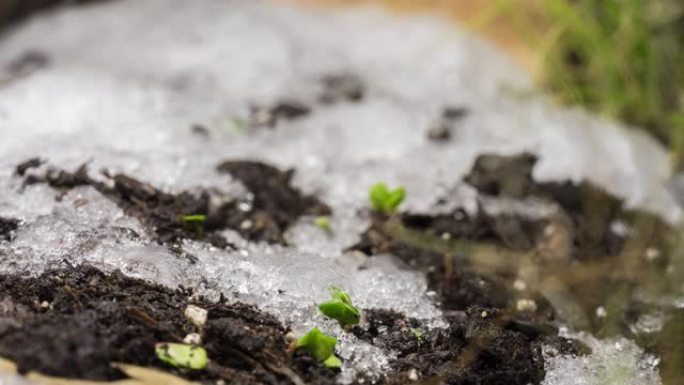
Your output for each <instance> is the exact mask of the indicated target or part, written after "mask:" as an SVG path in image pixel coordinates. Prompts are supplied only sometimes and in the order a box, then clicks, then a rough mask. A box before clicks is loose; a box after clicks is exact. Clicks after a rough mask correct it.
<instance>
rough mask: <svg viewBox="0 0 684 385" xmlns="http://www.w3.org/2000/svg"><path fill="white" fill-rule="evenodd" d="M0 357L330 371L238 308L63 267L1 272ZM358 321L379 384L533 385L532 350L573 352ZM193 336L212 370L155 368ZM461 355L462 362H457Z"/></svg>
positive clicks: (211, 376) (487, 312) (478, 314)
mask: <svg viewBox="0 0 684 385" xmlns="http://www.w3.org/2000/svg"><path fill="white" fill-rule="evenodd" d="M0 293H2V296H1V297H0V356H3V357H7V358H10V359H12V360H13V361H14V362H16V363H17V364H18V366H19V370H20V371H21V372H22V373H26V372H29V371H39V372H41V373H45V374H49V375H55V376H61V377H69V378H82V379H92V380H114V379H121V378H125V375H124V374H123V373H121V372H119V371H118V370H116V369H113V368H112V367H111V363H114V362H123V363H130V364H135V365H141V366H147V367H158V368H162V369H164V370H167V371H171V372H173V373H175V374H177V375H179V376H182V377H185V378H188V379H191V380H197V381H202V382H206V383H210V382H209V381H213V380H216V379H225V380H228V381H229V383H235V384H254V383H264V384H290V383H293V381H296V380H295V379H294V378H295V377H296V378H298V379H299V380H301V381H304V382H305V383H310V384H333V383H335V376H336V374H337V373H336V371H334V370H331V369H327V368H325V367H323V366H322V365H321V364H319V363H318V362H316V360H315V359H313V358H312V357H311V356H309V355H308V354H307V353H303V352H295V353H294V354H292V351H291V350H290V348H289V341H288V340H287V337H286V335H287V332H288V330H287V329H286V328H285V327H284V326H283V325H282V324H280V322H278V321H277V320H276V319H275V318H274V317H272V316H270V315H268V314H265V313H263V312H261V311H259V310H258V309H256V308H254V307H251V306H248V305H244V304H240V303H232V304H229V303H227V302H225V301H224V300H223V299H221V300H220V301H218V302H217V303H212V302H208V301H206V300H203V299H202V298H199V297H197V296H195V295H193V293H192V292H191V291H189V290H184V289H179V290H171V289H168V288H165V287H162V286H158V285H155V284H150V283H148V282H145V281H142V280H137V279H132V278H128V277H125V276H124V275H123V274H121V273H119V272H114V273H112V274H109V275H108V274H104V273H102V272H100V271H99V270H97V269H95V268H93V267H89V266H85V265H84V266H80V267H67V268H64V269H61V270H53V271H48V272H46V273H44V274H42V275H41V276H39V277H35V278H27V277H21V276H15V275H0ZM189 304H193V305H195V306H199V307H201V308H203V309H206V310H208V317H207V321H206V324H205V325H203V327H201V328H200V327H197V326H195V325H194V324H193V323H192V322H191V321H190V320H188V319H186V317H185V316H184V311H185V309H186V307H187V306H188V305H189ZM364 314H365V317H366V319H367V324H365V325H363V326H357V327H354V328H353V329H352V330H351V332H352V333H354V334H355V335H356V336H357V337H359V338H360V339H363V340H366V341H368V342H370V343H371V344H373V345H375V346H379V347H382V348H385V349H391V350H394V351H396V352H397V353H398V357H397V359H396V360H393V361H392V362H391V370H390V371H388V373H387V374H386V377H384V378H382V379H380V380H379V382H378V383H380V384H402V383H406V382H407V381H409V380H411V381H415V380H417V379H431V378H437V377H438V378H439V379H440V382H439V383H449V384H513V385H515V384H527V383H539V382H540V381H541V379H542V378H543V376H544V367H543V362H544V361H543V358H542V356H541V345H542V344H549V345H551V346H555V347H557V348H558V349H559V350H560V351H563V352H566V353H578V352H581V349H580V348H578V347H577V346H576V345H575V344H574V343H573V342H572V341H568V340H563V339H559V338H557V337H554V336H555V334H556V331H555V329H554V328H553V327H545V328H544V327H536V326H535V325H536V322H537V321H536V320H532V319H525V318H524V317H520V316H512V315H510V314H504V312H503V311H501V310H497V309H494V308H483V307H477V306H475V307H471V308H469V309H468V310H467V311H464V312H452V313H449V314H448V316H447V321H448V322H449V327H447V328H446V329H443V330H428V329H423V327H422V325H421V323H420V322H419V321H417V320H415V319H408V318H406V317H404V316H403V315H402V314H400V313H396V312H393V311H387V310H378V309H371V310H366V311H364ZM189 333H199V334H200V335H201V338H202V346H203V347H204V348H205V349H206V350H207V352H208V355H209V357H210V359H211V361H212V364H211V365H210V366H209V367H208V369H207V370H205V371H197V372H187V371H179V370H177V369H175V368H172V367H169V366H168V365H166V364H164V363H161V362H160V361H159V360H158V359H157V358H156V357H155V353H154V345H155V344H156V343H158V342H180V341H182V340H183V338H184V337H185V336H186V335H187V334H189ZM463 357H468V359H467V360H466V361H462V360H463Z"/></svg>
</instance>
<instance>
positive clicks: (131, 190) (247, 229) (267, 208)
mask: <svg viewBox="0 0 684 385" xmlns="http://www.w3.org/2000/svg"><path fill="white" fill-rule="evenodd" d="M39 165H40V161H39V160H36V159H31V160H28V161H26V162H24V163H22V164H20V165H19V166H17V174H19V175H24V181H25V184H33V183H47V184H49V185H50V186H52V187H53V188H55V189H57V190H60V191H62V192H65V191H68V190H70V189H72V188H74V187H77V186H92V187H94V188H95V189H96V190H97V191H99V192H100V193H101V194H103V195H104V196H106V197H107V198H109V199H111V200H112V201H113V202H114V203H116V204H117V205H118V206H119V207H121V208H122V209H123V210H124V211H125V212H126V213H127V214H128V215H132V216H135V217H137V218H138V219H140V220H141V221H142V223H143V224H144V225H145V226H146V227H147V228H148V230H149V231H150V233H152V234H154V236H155V239H156V240H157V241H159V242H160V243H169V244H170V243H176V242H177V241H179V240H181V239H198V240H204V241H207V242H209V243H211V244H213V245H214V246H217V247H221V248H225V247H228V246H230V245H228V242H227V241H226V240H225V238H224V237H223V236H221V235H220V234H218V231H220V230H223V229H233V230H235V231H237V232H238V233H240V234H241V235H242V236H244V237H245V238H247V239H249V240H251V241H265V242H269V243H281V244H285V243H286V239H285V233H286V231H287V229H288V227H289V226H290V225H292V224H293V223H295V222H296V221H297V220H298V219H299V217H301V216H302V215H327V214H330V208H329V207H328V206H327V205H325V204H324V203H322V202H320V201H319V200H318V199H317V198H315V197H313V196H308V195H304V194H302V193H301V192H300V191H299V190H297V189H296V188H294V187H292V185H291V178H292V175H293V171H286V172H283V171H280V170H278V169H277V168H275V167H272V166H269V165H267V164H264V163H259V162H252V161H228V162H224V163H222V164H221V165H219V167H218V169H219V171H221V172H225V173H229V174H231V175H232V176H233V177H234V178H235V179H237V180H239V181H240V182H242V183H243V184H244V185H245V186H246V187H247V189H248V190H250V192H251V194H252V196H253V199H252V200H251V201H249V202H241V201H238V200H229V201H228V202H225V200H226V199H225V198H223V197H221V196H217V194H218V193H217V192H216V191H212V190H200V191H193V192H190V191H184V192H181V193H179V194H171V193H166V192H163V191H161V190H159V189H157V188H155V187H154V186H151V185H149V184H147V183H144V182H141V181H139V180H136V179H134V178H132V177H130V176H127V175H124V174H115V175H108V174H105V176H106V177H107V178H108V179H109V180H108V183H104V182H99V181H96V180H94V179H93V178H91V177H90V176H89V175H88V169H87V166H86V165H85V164H84V165H83V166H81V167H79V168H78V169H77V170H76V171H74V172H68V171H64V170H59V169H55V168H48V169H47V170H46V171H45V172H44V173H28V172H27V171H28V170H29V169H31V168H35V167H38V166H39ZM212 197H216V198H218V199H215V200H212ZM214 201H219V202H223V203H219V204H215V203H213V202H214ZM188 215H204V216H205V217H206V220H204V221H202V222H201V223H189V222H187V221H186V220H184V217H185V216H188Z"/></svg>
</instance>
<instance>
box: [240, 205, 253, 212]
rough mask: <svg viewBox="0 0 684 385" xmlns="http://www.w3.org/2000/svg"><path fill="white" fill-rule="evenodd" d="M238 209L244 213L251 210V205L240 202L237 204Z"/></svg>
mask: <svg viewBox="0 0 684 385" xmlns="http://www.w3.org/2000/svg"><path fill="white" fill-rule="evenodd" d="M238 209H239V210H240V211H242V212H245V213H246V212H249V211H251V210H252V205H251V204H249V203H247V202H241V203H239V204H238Z"/></svg>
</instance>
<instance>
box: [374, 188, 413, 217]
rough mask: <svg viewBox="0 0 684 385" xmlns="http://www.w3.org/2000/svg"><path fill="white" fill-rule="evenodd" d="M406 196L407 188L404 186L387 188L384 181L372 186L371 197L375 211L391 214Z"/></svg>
mask: <svg viewBox="0 0 684 385" xmlns="http://www.w3.org/2000/svg"><path fill="white" fill-rule="evenodd" d="M404 196H406V190H404V188H403V187H397V188H395V189H394V190H390V189H389V188H387V185H386V184H384V183H382V182H381V183H376V184H374V185H373V187H371V189H370V193H369V198H370V202H371V205H372V206H373V209H374V210H375V211H378V212H381V213H385V214H391V213H393V212H394V210H395V209H396V208H397V207H398V206H399V205H400V204H401V202H402V201H403V200H404Z"/></svg>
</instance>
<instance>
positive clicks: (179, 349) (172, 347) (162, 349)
mask: <svg viewBox="0 0 684 385" xmlns="http://www.w3.org/2000/svg"><path fill="white" fill-rule="evenodd" d="M155 352H156V353H157V358H158V359H159V360H161V361H163V362H165V363H167V364H169V365H171V366H174V367H176V368H180V369H192V370H202V369H204V368H206V367H207V363H208V361H209V359H208V358H207V351H206V350H204V348H203V347H201V346H194V345H186V344H178V343H167V342H164V343H158V344H157V345H156V346H155Z"/></svg>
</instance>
